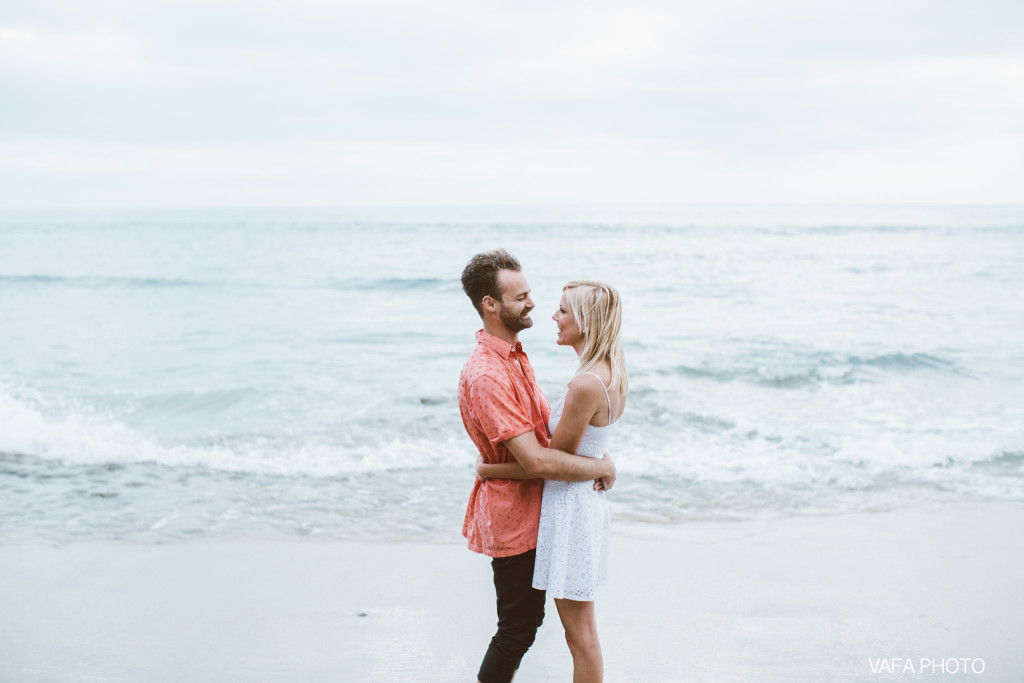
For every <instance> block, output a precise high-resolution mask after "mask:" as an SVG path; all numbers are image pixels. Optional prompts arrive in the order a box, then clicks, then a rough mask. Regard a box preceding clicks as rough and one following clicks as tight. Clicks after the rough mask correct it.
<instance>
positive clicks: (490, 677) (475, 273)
mask: <svg viewBox="0 0 1024 683" xmlns="http://www.w3.org/2000/svg"><path fill="white" fill-rule="evenodd" d="M462 287H463V289H464V290H465V292H466V294H467V295H468V296H469V298H470V300H471V301H472V302H473V306H474V307H475V308H476V310H477V313H479V314H480V317H481V318H482V319H483V325H484V327H483V329H482V330H480V331H478V332H477V333H476V338H477V345H476V348H475V349H474V350H473V353H472V354H471V355H470V357H469V360H467V361H466V364H465V366H464V367H463V369H462V375H461V377H460V380H459V410H460V412H461V413H462V421H463V424H464V425H465V427H466V431H467V432H468V433H469V436H470V438H471V439H472V440H473V442H474V443H475V444H476V446H477V449H478V450H479V452H480V456H479V458H478V460H477V479H476V481H475V482H474V485H473V491H472V493H471V495H470V499H469V506H468V508H467V510H466V519H465V523H464V525H463V529H462V533H463V535H464V536H466V538H467V540H468V543H469V548H470V550H473V551H474V552H478V553H482V554H484V555H488V556H490V557H491V558H492V559H491V568H492V570H493V572H494V589H495V592H496V594H497V611H498V631H497V633H495V635H494V637H493V638H492V639H491V643H490V646H489V647H488V648H487V653H486V654H485V655H484V659H483V662H482V663H481V665H480V670H479V673H478V674H477V678H478V680H479V681H480V682H481V683H507V682H508V681H510V680H512V677H513V676H514V675H515V672H516V670H517V669H518V668H519V662H520V661H521V660H522V658H523V655H524V654H525V653H526V651H527V649H529V647H530V645H532V644H533V641H534V638H535V637H536V633H537V628H538V627H539V626H540V625H541V622H542V621H543V619H544V601H545V597H546V593H547V594H550V595H551V596H552V597H553V598H554V599H555V606H556V608H557V609H558V616H559V617H560V618H561V621H562V626H563V627H564V628H565V638H566V642H567V643H568V645H569V650H570V652H571V654H572V659H573V681H574V682H577V683H579V682H587V683H589V682H591V681H600V680H602V677H603V669H604V665H603V661H602V657H601V645H600V642H599V641H598V637H597V622H596V619H595V613H594V597H595V592H596V588H597V586H600V585H603V584H604V583H606V580H607V572H608V537H609V518H608V507H607V502H606V500H605V496H604V492H605V491H606V490H607V489H609V488H611V486H612V484H613V483H614V481H615V466H614V464H613V463H612V461H611V460H610V459H609V458H608V455H607V452H606V451H607V448H608V443H609V440H610V437H611V433H612V432H613V431H614V427H615V422H616V421H617V420H618V418H619V416H620V415H621V414H622V411H623V409H624V407H625V403H626V392H627V389H628V384H629V379H628V377H627V375H626V366H625V362H624V359H623V353H622V341H621V334H620V329H621V322H622V307H621V303H620V300H619V294H618V292H617V291H616V290H615V289H614V288H612V287H611V286H609V285H607V284H605V283H603V282H598V281H594V280H576V281H573V282H569V283H568V284H566V285H565V287H564V288H563V292H562V298H561V301H560V302H559V305H558V310H557V311H555V314H554V315H553V316H552V317H553V318H554V321H555V324H556V325H557V327H558V338H557V343H558V344H560V345H564V346H571V347H572V348H573V349H574V350H575V351H576V353H577V355H578V356H579V367H578V368H577V370H576V373H575V375H573V378H572V380H571V381H570V382H569V386H568V390H567V391H566V393H565V395H564V396H563V397H562V398H561V399H560V400H559V402H558V403H557V404H556V405H555V407H554V409H552V408H551V407H550V405H549V404H548V402H547V400H546V399H545V398H544V395H543V394H542V393H541V391H540V389H539V388H538V386H537V381H536V377H535V376H534V373H533V367H532V366H531V365H530V361H529V360H528V359H527V357H526V354H525V353H523V347H522V344H521V343H520V341H519V332H520V331H522V330H524V329H526V328H528V327H530V326H532V325H533V321H532V320H531V319H530V312H531V311H532V310H533V307H534V304H533V300H532V299H531V298H530V286H529V284H528V283H527V281H526V277H525V276H524V275H523V273H522V268H521V266H520V264H519V261H518V260H516V258H515V257H514V256H512V255H511V254H509V253H508V252H507V251H505V250H504V249H497V250H495V251H491V252H486V253H482V254H477V255H476V256H474V257H473V258H472V259H471V260H470V261H469V263H468V264H467V265H466V268H465V270H463V272H462ZM581 456H583V457H581ZM545 591H546V593H545Z"/></svg>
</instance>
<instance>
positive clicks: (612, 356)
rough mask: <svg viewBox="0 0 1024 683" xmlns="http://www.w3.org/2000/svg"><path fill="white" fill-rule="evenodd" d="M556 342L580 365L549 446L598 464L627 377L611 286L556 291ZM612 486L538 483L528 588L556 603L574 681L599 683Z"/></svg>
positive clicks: (494, 469) (506, 467)
mask: <svg viewBox="0 0 1024 683" xmlns="http://www.w3.org/2000/svg"><path fill="white" fill-rule="evenodd" d="M552 318H553V319H554V321H555V324H556V325H557V326H558V338H557V340H556V341H557V343H558V344H560V345H563V346H571V347H572V348H573V349H575V351H576V354H577V355H578V356H579V367H578V368H577V370H576V374H575V375H573V377H572V379H571V380H570V381H569V389H568V391H567V392H566V394H565V396H563V397H562V399H561V400H560V401H559V402H558V404H557V405H556V406H555V407H554V409H553V410H552V412H551V419H550V420H549V422H548V431H549V432H550V433H551V448H556V449H558V450H561V451H565V452H567V453H576V454H578V455H581V456H587V457H591V458H600V457H602V455H603V454H604V453H605V452H606V451H607V450H608V443H609V441H610V437H611V433H612V431H614V426H615V423H616V422H617V421H618V419H619V417H620V416H621V415H622V411H623V409H624V408H625V405H626V393H627V391H628V389H629V377H628V376H627V374H626V364H625V360H624V357H623V353H622V339H621V328H622V305H621V302H620V299H619V293H618V292H617V291H616V290H615V288H614V287H612V286H610V285H608V284H605V283H603V282H598V281H596V280H575V281H573V282H570V283H568V284H567V285H565V287H564V288H563V290H562V300H561V302H560V303H559V305H558V310H557V311H556V312H555V314H554V315H553V316H552ZM477 475H478V476H479V477H480V478H481V479H493V478H500V479H528V478H530V475H529V474H528V473H527V472H526V471H525V470H524V469H523V468H522V467H520V466H519V465H518V464H515V463H508V464H501V465H486V464H483V462H482V460H480V461H478V464H477ZM608 486H610V482H605V481H604V480H600V479H599V480H597V481H596V482H593V483H591V482H565V481H554V480H551V479H549V480H547V481H545V482H544V498H543V502H542V504H541V513H540V528H539V530H538V535H537V560H536V564H535V565H534V573H533V587H534V588H537V589H540V590H546V591H547V592H548V594H549V595H551V596H552V597H554V599H555V606H556V607H557V608H558V616H559V617H560V618H561V620H562V626H563V627H564V628H565V639H566V642H568V644H569V651H570V652H571V653H572V660H573V681H574V683H581V682H588V683H589V682H590V681H601V680H602V678H603V675H604V664H603V661H602V658H601V644H600V642H599V641H598V637H597V621H596V619H595V614H594V595H595V592H596V588H597V586H602V585H604V584H605V583H607V575H608V537H609V518H608V504H607V501H606V500H605V497H604V491H605V489H606V488H607V487H608Z"/></svg>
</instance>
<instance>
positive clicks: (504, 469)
mask: <svg viewBox="0 0 1024 683" xmlns="http://www.w3.org/2000/svg"><path fill="white" fill-rule="evenodd" d="M476 476H477V479H479V480H480V481H487V480H488V479H519V480H522V479H537V477H535V476H534V475H532V474H530V473H529V472H527V471H526V470H524V469H523V466H522V465H520V464H519V463H518V462H516V461H515V460H513V461H512V462H503V463H500V464H494V465H489V464H487V463H485V462H484V459H483V456H480V455H478V456H477V457H476Z"/></svg>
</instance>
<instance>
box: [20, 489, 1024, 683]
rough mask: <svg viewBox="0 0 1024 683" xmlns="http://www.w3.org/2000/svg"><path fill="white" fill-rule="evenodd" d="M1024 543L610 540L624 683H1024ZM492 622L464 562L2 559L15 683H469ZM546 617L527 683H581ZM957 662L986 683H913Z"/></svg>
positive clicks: (926, 519)
mask: <svg viewBox="0 0 1024 683" xmlns="http://www.w3.org/2000/svg"><path fill="white" fill-rule="evenodd" d="M1022 525H1024V505H1021V504H1019V503H977V504H967V503H964V504H957V505H945V506H919V507H913V508H901V509H897V510H892V511H887V512H871V513H853V514H844V515H831V516H822V517H810V516H808V517H787V518H772V519H764V520H747V521H732V522H717V521H716V522H712V521H705V522H696V523H692V524H682V525H678V526H673V527H660V526H659V528H658V533H657V536H658V537H657V538H650V537H649V535H648V534H646V533H640V532H634V533H630V531H629V530H626V532H625V533H623V532H618V531H613V537H612V555H611V576H610V583H609V585H608V586H606V587H604V588H603V589H601V592H600V593H599V595H598V600H597V613H598V626H599V629H600V633H601V638H602V644H603V648H604V656H605V665H606V680H608V681H650V682H652V683H657V682H661V681H664V682H670V681H686V680H701V681H780V682H782V681H871V680H928V681H941V680H961V679H962V678H964V676H965V675H966V676H968V677H969V678H974V679H978V680H983V681H1019V680H1021V677H1022V676H1024V647H1022V644H1024V612H1022V610H1020V606H1021V597H1022V595H1024V589H1022V588H1021V587H1020V576H1021V575H1022V570H1024V535H1022V534H1020V533H1019V529H1020V528H1022ZM493 601H494V594H493V586H492V585H491V573H490V567H489V564H488V561H487V558H484V557H483V556H479V555H475V554H474V553H471V552H470V551H468V550H467V549H466V548H465V546H464V545H463V544H456V543H422V542H403V541H396V542H390V541H380V542H369V541H323V540H319V539H317V540H315V541H310V540H308V539H301V538H295V539H262V540H252V539H197V540H194V541H181V542H171V543H166V544H156V545H149V544H134V543H119V542H112V541H81V542H71V543H68V544H63V545H59V546H56V547H55V546H53V545H49V544H45V543H23V544H18V545H4V546H0V613H2V614H4V615H5V618H4V619H3V620H0V622H2V623H0V653H2V654H0V679H3V680H12V681H67V680H83V681H85V680H88V681H136V680H138V681H154V682H158V681H180V680H190V681H225V680H238V681H268V682H269V681H296V680H306V681H338V680H342V681H428V680H429V681H467V680H472V679H473V675H474V674H475V672H476V667H477V665H478V664H479V659H480V657H481V656H482V655H483V651H484V649H485V647H486V643H487V641H488V640H489V638H490V636H491V634H492V633H493V630H494V621H495V616H494V606H493ZM547 609H548V616H547V618H546V620H545V624H544V626H543V627H542V628H541V630H540V632H539V633H538V638H537V642H536V643H535V644H534V647H533V648H532V649H531V651H530V652H529V653H528V654H527V656H526V658H525V659H524V660H523V666H522V668H521V670H520V674H519V676H518V677H517V680H521V681H525V682H527V683H529V682H531V681H545V680H553V681H561V680H568V679H569V678H570V677H571V659H570V658H569V654H568V651H567V649H566V647H565V643H564V640H563V638H562V631H561V627H560V625H559V623H558V618H557V613H556V612H555V609H554V604H553V602H552V601H551V600H550V599H549V600H548V603H547ZM949 658H957V659H959V658H970V659H972V660H973V659H981V660H983V661H984V664H985V671H984V672H983V673H981V674H975V673H969V674H964V673H963V672H960V673H958V674H950V673H948V672H947V673H945V674H942V673H936V672H929V673H921V672H920V671H917V669H918V668H919V666H920V663H921V662H920V660H921V659H928V660H946V659H949ZM883 659H884V660H885V661H886V665H887V666H888V667H889V668H890V669H892V667H893V664H894V663H895V660H897V659H899V660H901V663H900V667H901V668H899V669H896V673H891V672H890V671H887V670H886V669H884V668H883V665H882V663H881V661H880V660H883ZM902 660H909V661H911V662H912V663H913V667H914V669H915V671H914V672H913V673H911V672H910V671H908V670H906V664H905V661H902ZM872 666H875V668H876V671H874V672H873V671H872Z"/></svg>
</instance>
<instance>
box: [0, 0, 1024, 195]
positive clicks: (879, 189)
mask: <svg viewBox="0 0 1024 683" xmlns="http://www.w3.org/2000/svg"><path fill="white" fill-rule="evenodd" d="M1021 201H1024V2H1021V0H1005V1H1003V0H955V1H947V0H923V1H911V0H907V1H904V0H884V1H878V2H876V1H874V0H858V1H856V2H823V1H821V0H815V1H811V2H795V1H789V0H736V1H732V0H713V1H708V2H703V1H700V2H689V1H685V0H674V1H671V2H650V1H647V2H631V3H626V2H619V3H605V2H599V1H590V2H585V3H583V2H581V3H563V2H558V1H557V0H546V1H544V2H534V1H533V0H515V1H509V2H498V1H496V0H491V1H488V2H471V1H468V0H466V1H454V0H441V1H437V0H414V1H408V2H391V1H388V0H370V1H367V2H347V1H346V2H342V1H334V2H329V1H320V0H288V1H287V2H286V1H283V0H282V1H280V2H266V1H261V0H237V1H236V0H202V1H201V2H200V1H193V0H174V1H169V2H150V1H146V0H87V1H83V0H69V1H67V2H55V1H50V0H24V1H23V0H3V1H2V3H0V209H45V208H79V207H83V208H89V207H96V208H108V207H109V208H119V207H124V208H129V207H175V206H265V205H272V206H303V205H316V206H323V205H354V204H377V205H380V204H385V205H386V204H492V203H498V204H536V203H544V204H548V203H554V204H576V203H658V204H671V203H690V202H715V203H718V202H883V203H888V202H924V203H930V202H968V203H986V202H1021Z"/></svg>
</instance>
